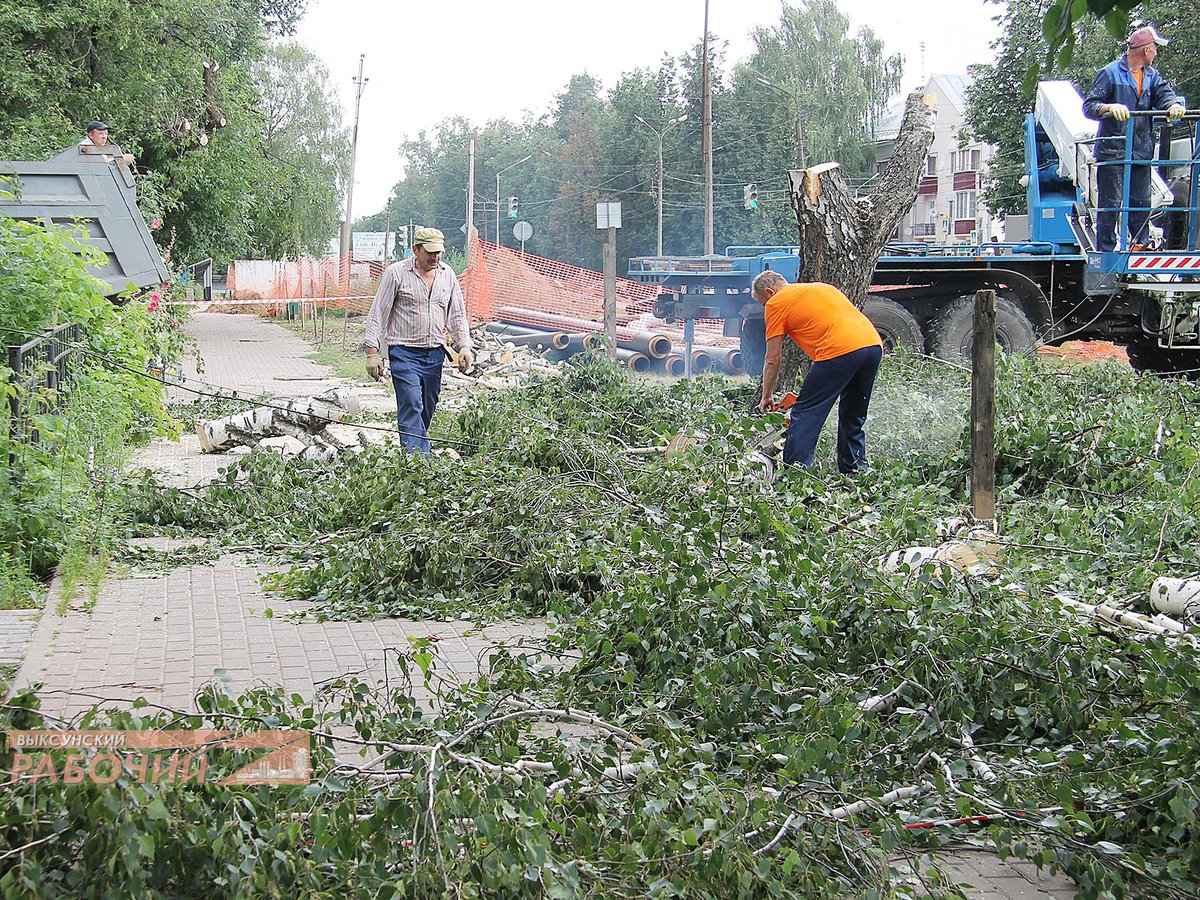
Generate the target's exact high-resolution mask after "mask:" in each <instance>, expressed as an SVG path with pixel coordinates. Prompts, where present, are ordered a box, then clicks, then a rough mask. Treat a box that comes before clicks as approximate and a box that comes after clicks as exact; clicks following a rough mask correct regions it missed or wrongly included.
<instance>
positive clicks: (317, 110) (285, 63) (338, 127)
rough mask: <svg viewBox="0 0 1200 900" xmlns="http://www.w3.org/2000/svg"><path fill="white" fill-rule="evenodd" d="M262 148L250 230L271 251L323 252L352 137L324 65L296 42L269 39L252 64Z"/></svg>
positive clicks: (337, 208)
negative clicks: (264, 178) (262, 172)
mask: <svg viewBox="0 0 1200 900" xmlns="http://www.w3.org/2000/svg"><path fill="white" fill-rule="evenodd" d="M255 81H256V88H257V90H258V93H259V95H260V97H261V102H260V104H259V110H260V111H261V114H262V119H263V121H262V125H263V133H262V135H261V142H262V144H261V146H262V155H263V157H264V158H265V160H266V161H267V162H269V163H270V165H268V166H264V167H263V168H265V169H266V174H268V175H269V176H270V180H269V181H268V182H266V183H264V184H262V185H261V189H260V190H259V191H257V192H256V195H255V200H256V202H255V204H254V207H253V210H252V216H253V219H252V221H253V233H254V235H255V237H256V239H257V243H258V246H259V248H260V253H262V254H263V255H265V256H268V257H277V256H281V255H284V254H287V255H291V256H295V255H298V254H299V253H302V252H303V253H311V254H317V255H319V254H321V253H323V252H324V251H325V248H326V246H327V244H328V241H329V238H330V237H332V236H333V235H334V234H336V232H337V226H338V221H339V217H340V214H341V213H340V208H341V196H342V191H343V190H344V188H345V181H346V177H347V174H348V171H347V170H348V165H349V159H350V139H349V135H348V133H347V132H346V130H345V129H344V128H343V127H342V110H341V105H340V104H339V102H338V99H337V96H336V94H334V92H333V89H332V87H331V85H330V82H329V71H328V70H327V69H326V68H325V66H324V64H323V63H321V61H320V60H319V59H317V57H315V56H314V55H313V54H312V53H311V52H310V51H308V50H307V49H306V48H304V47H302V46H300V45H299V44H294V43H287V44H279V45H276V46H272V47H268V48H267V51H266V53H265V55H264V57H263V59H262V61H261V62H260V63H259V64H258V66H257V67H256V68H255Z"/></svg>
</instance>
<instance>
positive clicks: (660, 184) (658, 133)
mask: <svg viewBox="0 0 1200 900" xmlns="http://www.w3.org/2000/svg"><path fill="white" fill-rule="evenodd" d="M634 118H635V119H637V120H638V121H639V122H641V123H642V124H643V125H645V126H646V127H647V128H649V129H650V130H651V131H653V132H654V135H655V136H656V137H657V138H658V255H659V256H662V255H663V246H662V237H663V138H664V137H665V136H666V134H667V132H668V131H670V130H671V129H672V128H674V127H675V126H676V125H678V124H679V123H680V122H686V121H687V113H684V114H683V115H682V116H680V117H679V118H678V119H672V120H671V121H669V122H668V123H667V127H666V128H664V129H663V130H662V131H659V130H658V129H657V128H655V127H654V126H653V125H651V124H650V123H649V122H647V121H646V120H645V119H643V118H642V117H641V116H639V115H636V114H635V115H634Z"/></svg>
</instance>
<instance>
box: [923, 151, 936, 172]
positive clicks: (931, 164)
mask: <svg viewBox="0 0 1200 900" xmlns="http://www.w3.org/2000/svg"><path fill="white" fill-rule="evenodd" d="M925 174H926V175H927V176H929V175H937V154H936V153H930V154H929V155H928V156H927V157H925Z"/></svg>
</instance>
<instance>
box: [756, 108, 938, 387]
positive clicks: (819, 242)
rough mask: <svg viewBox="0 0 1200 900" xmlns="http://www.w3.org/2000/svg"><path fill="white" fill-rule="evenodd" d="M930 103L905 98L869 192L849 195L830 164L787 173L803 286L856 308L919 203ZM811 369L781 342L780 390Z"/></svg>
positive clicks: (928, 138) (797, 351) (792, 347)
mask: <svg viewBox="0 0 1200 900" xmlns="http://www.w3.org/2000/svg"><path fill="white" fill-rule="evenodd" d="M933 102H934V101H933V96H932V95H930V94H925V93H923V92H921V91H914V92H913V93H911V94H909V95H908V100H907V101H906V103H905V107H904V120H903V122H902V123H901V125H900V133H899V134H898V135H897V136H896V144H895V150H894V152H893V153H892V156H891V158H890V159H889V160H888V161H887V163H885V164H884V167H883V171H882V172H881V173H880V178H879V185H878V187H877V188H876V189H875V191H874V192H873V193H870V194H864V195H862V196H857V195H855V193H854V190H853V188H851V187H850V186H849V185H848V184H847V183H846V179H845V177H844V176H843V174H842V167H841V165H839V164H838V163H836V162H827V163H821V164H820V165H816V166H811V167H809V168H807V169H794V170H792V171H791V172H789V173H788V175H789V178H790V181H791V193H792V209H793V210H794V211H795V213H796V225H797V226H798V227H799V230H800V248H801V254H802V258H803V261H804V265H803V268H802V269H801V276H800V277H801V280H802V281H822V282H825V283H826V284H832V285H833V286H834V287H836V288H838V289H839V290H840V291H841V292H842V293H844V294H845V295H846V296H847V297H849V298H850V300H851V302H853V303H854V305H855V306H858V307H860V308H861V307H862V305H863V303H864V302H865V301H866V299H867V289H868V288H869V287H870V284H871V275H872V273H873V272H874V271H875V263H876V262H877V261H878V259H879V254H880V253H881V252H882V251H883V248H884V245H885V244H887V242H888V241H889V240H891V237H892V234H893V232H895V230H896V226H897V225H899V224H900V220H901V219H903V218H904V216H905V215H906V214H907V213H908V211H909V210H910V209H912V205H913V203H914V202H915V201H916V199H917V188H918V186H919V185H920V180H921V175H922V173H923V172H924V167H925V156H926V154H927V153H928V152H929V144H930V141H932V140H933V123H934V110H933ZM810 365H811V363H810V361H809V359H808V357H807V356H805V354H804V353H803V352H802V351H801V350H800V348H799V347H797V346H796V345H795V344H794V343H792V342H791V341H790V340H786V341H784V346H783V368H782V370H781V371H780V377H779V387H780V389H782V390H789V389H792V387H793V386H794V385H795V384H796V382H797V380H798V376H799V375H802V374H803V373H804V372H807V371H808V368H809V366H810Z"/></svg>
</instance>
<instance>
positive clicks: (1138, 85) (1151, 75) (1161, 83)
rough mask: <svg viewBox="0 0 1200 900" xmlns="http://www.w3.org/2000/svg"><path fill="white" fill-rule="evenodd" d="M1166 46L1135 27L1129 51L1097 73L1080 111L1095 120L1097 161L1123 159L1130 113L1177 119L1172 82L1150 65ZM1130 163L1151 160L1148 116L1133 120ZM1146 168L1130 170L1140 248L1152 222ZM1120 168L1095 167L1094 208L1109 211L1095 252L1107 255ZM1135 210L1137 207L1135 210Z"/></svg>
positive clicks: (1179, 108)
mask: <svg viewBox="0 0 1200 900" xmlns="http://www.w3.org/2000/svg"><path fill="white" fill-rule="evenodd" d="M1166 45H1167V41H1166V39H1164V38H1162V37H1160V36H1159V34H1158V32H1157V31H1155V30H1154V28H1153V27H1152V26H1150V25H1147V26H1146V27H1144V28H1139V29H1138V30H1137V31H1135V32H1134V33H1133V34H1131V35H1130V36H1129V49H1128V51H1127V52H1126V53H1125V55H1124V56H1122V57H1119V58H1118V59H1116V60H1115V61H1113V62H1110V63H1109V64H1108V65H1107V66H1105V67H1104V68H1103V69H1101V70H1100V71H1099V72H1097V73H1096V77H1095V78H1094V79H1092V87H1091V90H1089V91H1088V95H1087V99H1086V100H1084V101H1083V113H1084V115H1086V116H1087V117H1088V118H1089V119H1097V120H1098V121H1099V122H1100V128H1099V130H1098V132H1097V135H1096V137H1097V138H1098V140H1097V142H1096V160H1097V161H1104V160H1114V159H1123V158H1124V157H1125V140H1124V139H1125V131H1126V128H1127V125H1126V122H1127V121H1128V119H1129V114H1130V112H1131V111H1135V110H1136V111H1138V112H1149V111H1150V110H1166V113H1167V117H1168V118H1170V119H1178V118H1179V117H1180V116H1182V115H1183V113H1184V108H1183V101H1182V100H1180V98H1179V96H1178V95H1177V94H1176V93H1175V90H1174V88H1172V87H1171V83H1170V82H1169V81H1167V80H1166V79H1165V78H1163V76H1162V74H1161V73H1159V71H1158V69H1156V68H1154V66H1152V65H1151V63H1153V62H1154V59H1155V57H1157V56H1158V48H1159V47H1165V46H1166ZM1129 156H1130V158H1131V159H1133V160H1151V159H1154V129H1153V128H1152V127H1151V124H1150V117H1149V116H1137V117H1135V120H1134V123H1133V147H1132V148H1131V151H1130V154H1129ZM1150 169H1151V167H1150V166H1145V165H1137V164H1136V163H1135V164H1134V165H1133V166H1131V167H1130V171H1129V205H1130V206H1131V207H1135V208H1134V209H1131V210H1130V212H1129V233H1130V236H1131V237H1130V243H1131V245H1132V244H1144V243H1146V239H1147V225H1148V223H1149V221H1150V209H1149V208H1150ZM1123 174H1124V167H1123V166H1121V165H1119V164H1114V165H1101V166H1098V167H1097V176H1096V178H1097V184H1098V187H1099V202H1098V206H1099V207H1100V208H1102V209H1104V208H1107V211H1104V212H1098V213H1097V214H1096V248H1097V249H1098V250H1100V251H1102V252H1111V251H1112V250H1114V249H1115V248H1116V245H1117V242H1116V230H1117V225H1118V223H1119V221H1120V216H1121V214H1120V212H1119V211H1117V210H1116V209H1115V207H1120V206H1121V186H1122V181H1123V177H1122V176H1123ZM1137 207H1140V209H1138V208H1137Z"/></svg>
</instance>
